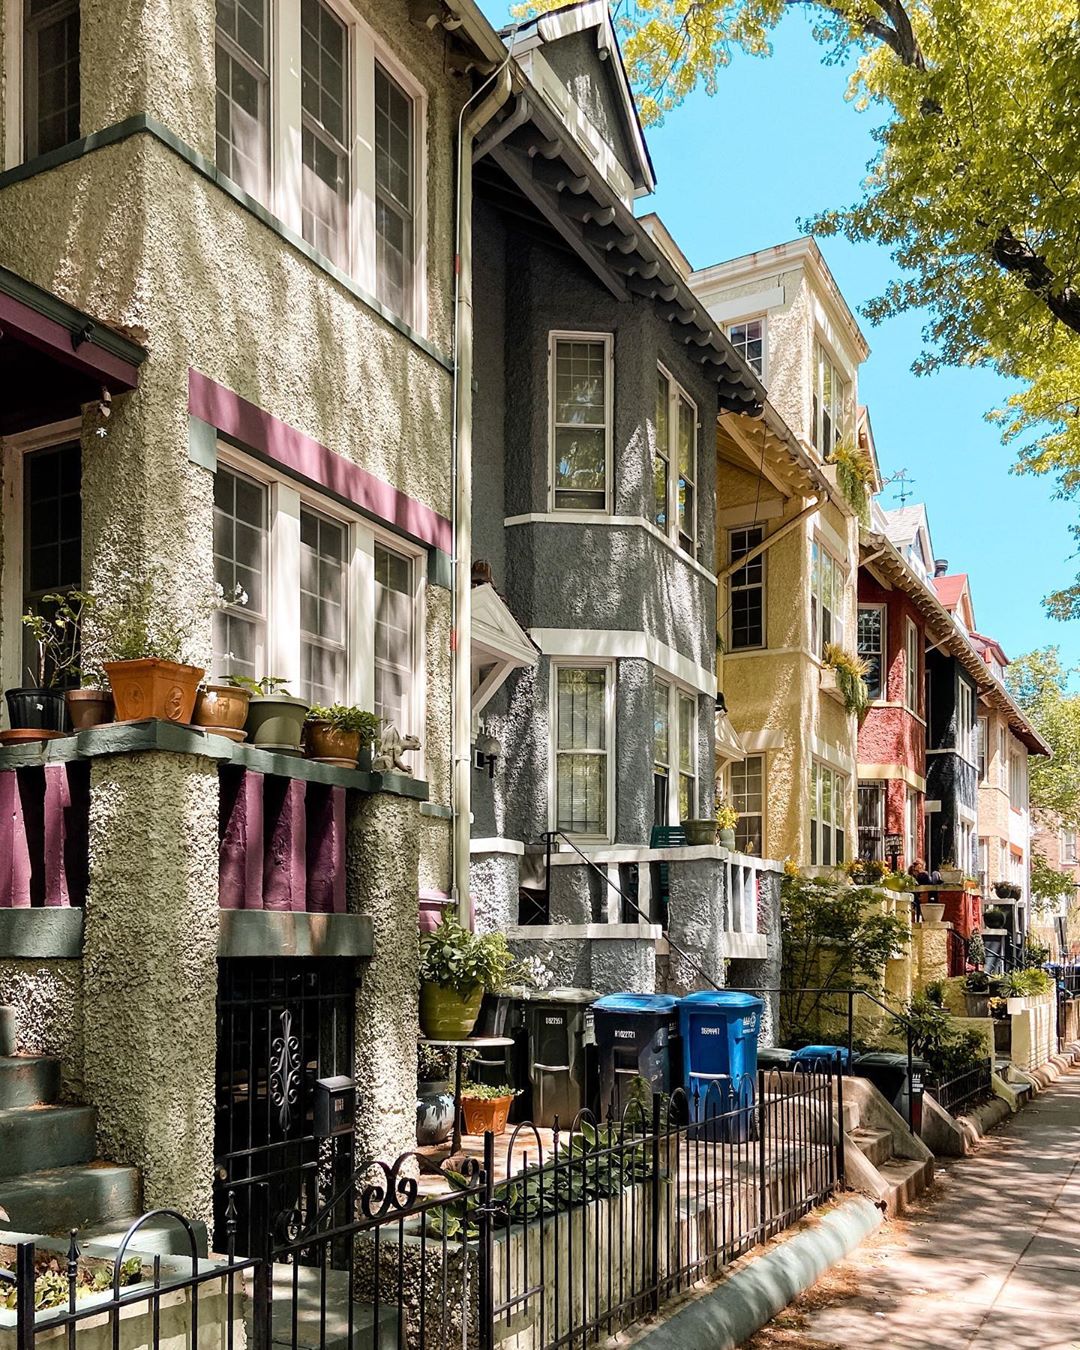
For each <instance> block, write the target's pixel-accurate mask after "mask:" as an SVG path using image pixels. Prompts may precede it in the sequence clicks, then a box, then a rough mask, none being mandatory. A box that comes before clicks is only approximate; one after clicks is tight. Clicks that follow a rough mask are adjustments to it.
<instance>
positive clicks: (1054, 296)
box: [990, 225, 1080, 333]
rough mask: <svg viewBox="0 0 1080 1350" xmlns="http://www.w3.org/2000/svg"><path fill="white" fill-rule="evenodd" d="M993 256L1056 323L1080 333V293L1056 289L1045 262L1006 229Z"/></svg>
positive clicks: (1000, 232)
mask: <svg viewBox="0 0 1080 1350" xmlns="http://www.w3.org/2000/svg"><path fill="white" fill-rule="evenodd" d="M990 253H991V256H992V257H993V259H994V261H995V262H996V263H997V264H998V266H999V267H1002V268H1004V270H1005V271H1006V272H1015V273H1016V274H1017V275H1018V276H1020V277H1021V278H1022V280H1023V283H1024V285H1025V286H1026V287H1027V289H1028V290H1029V291H1031V292H1032V294H1033V295H1037V296H1038V297H1039V298H1040V299H1041V300H1042V302H1043V303H1044V304H1045V305H1046V307H1047V309H1048V310H1049V311H1050V313H1051V314H1052V315H1053V316H1054V318H1055V319H1058V320H1060V322H1061V323H1063V324H1065V326H1066V327H1067V328H1071V329H1072V330H1073V332H1074V333H1080V293H1078V292H1077V291H1076V290H1075V289H1074V288H1073V287H1072V286H1065V287H1063V288H1062V289H1059V290H1058V289H1055V288H1054V273H1053V270H1052V269H1051V268H1050V267H1049V266H1048V265H1047V262H1046V259H1045V258H1043V257H1041V256H1040V255H1039V254H1037V253H1036V252H1035V250H1034V249H1033V248H1032V247H1031V246H1030V244H1027V243H1025V242H1024V240H1023V239H1018V238H1017V237H1016V235H1015V234H1013V232H1012V230H1010V229H1009V227H1008V226H1007V225H1006V226H1005V227H1004V228H1003V229H1001V230H999V231H998V234H997V238H996V239H995V240H994V242H993V244H991V246H990Z"/></svg>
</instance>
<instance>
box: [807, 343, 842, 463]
mask: <svg viewBox="0 0 1080 1350" xmlns="http://www.w3.org/2000/svg"><path fill="white" fill-rule="evenodd" d="M814 356H815V361H814V386H813V399H812V408H811V413H812V418H813V426H812V428H811V430H812V438H813V442H814V445H815V446H816V447H817V449H818V451H819V453H820V454H821V456H822V458H823V459H828V458H830V457H831V455H832V454H833V451H834V450H835V449H836V447H837V446H838V445H839V444H840V442H841V441H842V440H843V438H844V433H845V431H846V429H847V397H848V391H847V384H846V382H845V381H844V379H843V377H842V376H841V374H840V372H839V370H838V369H837V367H836V366H835V364H834V363H833V361H832V360H831V359H830V357H829V356H828V354H827V353H826V351H825V349H824V347H822V346H821V344H820V343H818V344H817V345H816V347H815V352H814Z"/></svg>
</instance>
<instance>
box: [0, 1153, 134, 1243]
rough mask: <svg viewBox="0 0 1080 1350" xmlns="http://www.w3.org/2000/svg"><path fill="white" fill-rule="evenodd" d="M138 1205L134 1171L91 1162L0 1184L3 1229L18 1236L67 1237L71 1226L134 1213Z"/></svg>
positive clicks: (81, 1225) (109, 1164)
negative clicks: (4, 1214)
mask: <svg viewBox="0 0 1080 1350" xmlns="http://www.w3.org/2000/svg"><path fill="white" fill-rule="evenodd" d="M141 1205H142V1195H141V1187H140V1184H139V1173H138V1169H137V1168H134V1167H116V1166H114V1165H113V1164H112V1163H103V1162H94V1163H90V1164H89V1165H88V1166H85V1167H55V1168H50V1169H47V1170H45V1171H42V1172H31V1173H30V1174H29V1175H27V1176H20V1177H16V1178H15V1179H13V1180H10V1181H0V1208H3V1210H4V1212H5V1213H6V1215H7V1218H6V1220H3V1221H2V1222H0V1226H2V1227H3V1228H7V1229H11V1230H13V1231H15V1232H18V1233H41V1234H44V1235H46V1236H51V1237H66V1236H67V1234H68V1233H69V1232H70V1231H71V1230H72V1229H73V1228H79V1229H81V1228H84V1227H85V1226H86V1225H88V1224H100V1223H102V1222H103V1221H105V1220H119V1219H121V1218H123V1217H124V1216H125V1215H129V1214H138V1213H139V1211H140V1208H141Z"/></svg>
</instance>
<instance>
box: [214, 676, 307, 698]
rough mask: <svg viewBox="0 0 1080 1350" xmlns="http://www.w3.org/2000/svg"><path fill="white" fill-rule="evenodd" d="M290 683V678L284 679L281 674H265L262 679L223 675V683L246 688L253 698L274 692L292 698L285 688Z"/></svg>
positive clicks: (264, 696) (267, 696)
mask: <svg viewBox="0 0 1080 1350" xmlns="http://www.w3.org/2000/svg"><path fill="white" fill-rule="evenodd" d="M288 683H289V682H288V680H284V679H282V678H281V676H280V675H264V676H263V677H262V679H261V680H253V679H252V678H251V676H250V675H224V676H222V684H229V685H232V687H233V688H234V689H246V690H247V691H248V693H249V694H250V695H251V696H252V697H253V698H269V697H271V696H272V695H274V694H282V695H283V696H284V697H285V698H290V697H291V695H290V693H289V691H288V690H287V689H286V688H285V686H286V685H287V684H288Z"/></svg>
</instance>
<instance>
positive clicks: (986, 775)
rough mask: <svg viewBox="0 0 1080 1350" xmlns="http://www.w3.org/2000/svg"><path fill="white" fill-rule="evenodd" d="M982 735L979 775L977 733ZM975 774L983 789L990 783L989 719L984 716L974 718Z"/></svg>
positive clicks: (978, 737) (978, 738)
mask: <svg viewBox="0 0 1080 1350" xmlns="http://www.w3.org/2000/svg"><path fill="white" fill-rule="evenodd" d="M980 729H981V730H982V731H983V732H984V733H985V734H984V735H983V737H982V738H981V739H982V743H983V766H982V773H979V740H980V736H979V731H980ZM975 772H976V774H977V775H978V780H979V786H980V787H985V786H986V785H987V784H988V783H989V781H990V718H989V717H986V716H976V718H975Z"/></svg>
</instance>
